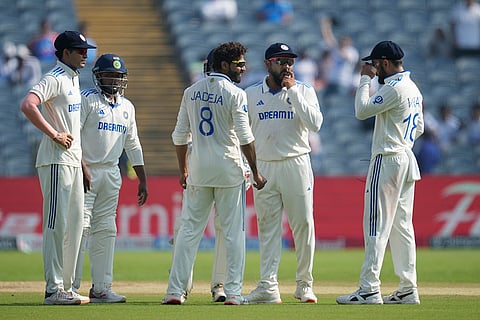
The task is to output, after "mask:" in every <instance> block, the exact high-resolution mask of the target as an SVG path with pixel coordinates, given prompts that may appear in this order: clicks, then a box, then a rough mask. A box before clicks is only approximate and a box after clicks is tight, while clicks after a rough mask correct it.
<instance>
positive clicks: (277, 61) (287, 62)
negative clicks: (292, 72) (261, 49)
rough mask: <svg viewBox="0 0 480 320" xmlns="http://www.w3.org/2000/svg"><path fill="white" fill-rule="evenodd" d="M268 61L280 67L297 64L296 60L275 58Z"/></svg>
mask: <svg viewBox="0 0 480 320" xmlns="http://www.w3.org/2000/svg"><path fill="white" fill-rule="evenodd" d="M268 61H272V62H273V63H275V64H278V65H279V66H284V65H288V66H289V67H291V66H293V64H294V63H295V60H294V59H293V58H281V57H275V58H270V59H268Z"/></svg>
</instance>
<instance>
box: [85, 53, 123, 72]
mask: <svg viewBox="0 0 480 320" xmlns="http://www.w3.org/2000/svg"><path fill="white" fill-rule="evenodd" d="M92 72H94V73H95V72H118V73H128V71H127V67H126V66H125V61H123V59H122V57H120V56H119V55H117V54H114V53H106V54H102V55H101V56H100V57H98V59H97V61H96V62H95V65H94V66H93V68H92Z"/></svg>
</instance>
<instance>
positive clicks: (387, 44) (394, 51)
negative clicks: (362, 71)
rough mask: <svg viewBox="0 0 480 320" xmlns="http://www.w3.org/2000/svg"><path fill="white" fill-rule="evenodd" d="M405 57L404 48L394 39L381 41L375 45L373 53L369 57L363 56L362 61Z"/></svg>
mask: <svg viewBox="0 0 480 320" xmlns="http://www.w3.org/2000/svg"><path fill="white" fill-rule="evenodd" d="M402 58H403V50H402V48H400V46H399V45H398V44H396V43H395V42H393V41H390V40H387V41H381V42H379V43H377V44H376V45H375V47H374V48H373V50H372V53H370V55H369V56H368V57H365V58H362V61H370V60H373V59H387V60H401V59H402Z"/></svg>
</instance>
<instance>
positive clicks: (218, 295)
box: [212, 283, 227, 302]
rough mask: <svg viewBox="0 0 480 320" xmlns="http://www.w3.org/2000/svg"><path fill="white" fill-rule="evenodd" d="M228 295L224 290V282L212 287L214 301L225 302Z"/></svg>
mask: <svg viewBox="0 0 480 320" xmlns="http://www.w3.org/2000/svg"><path fill="white" fill-rule="evenodd" d="M226 299H227V295H226V294H225V291H224V290H223V284H221V283H218V284H216V285H215V286H213V288H212V300H213V302H225V300H226Z"/></svg>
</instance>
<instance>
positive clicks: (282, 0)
mask: <svg viewBox="0 0 480 320" xmlns="http://www.w3.org/2000/svg"><path fill="white" fill-rule="evenodd" d="M257 19H258V20H260V21H265V22H271V23H278V24H283V25H287V24H289V23H290V22H291V21H292V19H293V6H292V4H291V3H290V2H289V1H287V0H266V1H265V2H264V3H263V4H262V5H261V7H260V8H259V9H258V10H257Z"/></svg>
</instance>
